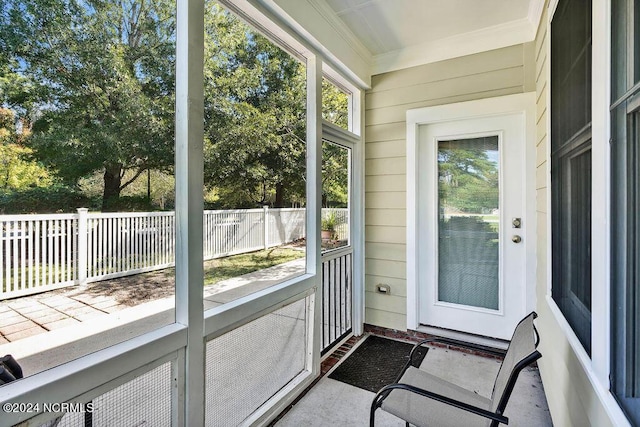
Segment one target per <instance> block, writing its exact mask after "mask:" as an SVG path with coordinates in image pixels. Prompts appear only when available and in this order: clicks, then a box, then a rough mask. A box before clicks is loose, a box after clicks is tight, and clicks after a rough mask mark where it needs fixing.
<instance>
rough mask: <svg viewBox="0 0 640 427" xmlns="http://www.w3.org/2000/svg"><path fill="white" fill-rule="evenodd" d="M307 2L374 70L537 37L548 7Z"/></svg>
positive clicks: (504, 0)
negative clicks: (367, 57)
mask: <svg viewBox="0 0 640 427" xmlns="http://www.w3.org/2000/svg"><path fill="white" fill-rule="evenodd" d="M308 1H310V2H311V3H315V7H316V8H317V9H318V8H319V9H323V10H324V12H325V13H324V15H325V17H327V18H329V19H331V20H332V21H333V22H334V27H338V26H339V27H342V28H341V30H342V31H341V32H343V33H344V34H343V37H344V36H346V37H345V38H347V39H350V40H351V42H352V43H356V44H359V45H360V46H359V48H360V49H366V51H368V53H369V54H370V55H371V57H373V64H372V74H379V73H383V72H386V71H391V70H396V69H401V68H406V67H410V66H415V65H421V64H424V63H429V62H434V61H438V60H442V59H447V58H451V57H455V56H461V55H469V54H473V53H477V52H481V51H485V50H492V49H497V48H500V47H505V46H509V45H513V44H517V43H524V42H528V41H532V40H533V39H534V37H535V33H536V30H537V27H538V23H539V20H540V16H541V13H542V7H543V5H544V0H482V1H478V0H447V1H443V0H393V1H390V0H308ZM327 15H329V16H327ZM331 15H332V16H331Z"/></svg>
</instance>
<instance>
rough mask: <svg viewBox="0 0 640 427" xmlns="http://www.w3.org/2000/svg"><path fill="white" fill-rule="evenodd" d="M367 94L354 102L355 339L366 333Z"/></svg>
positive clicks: (353, 321) (355, 96)
mask: <svg viewBox="0 0 640 427" xmlns="http://www.w3.org/2000/svg"><path fill="white" fill-rule="evenodd" d="M364 96H365V95H364V91H362V90H358V91H357V92H356V93H353V95H352V97H351V102H352V105H353V110H352V114H351V120H352V122H353V123H352V126H353V128H352V131H353V132H354V133H355V134H357V135H359V136H360V142H358V143H357V144H356V145H355V147H354V149H353V165H354V168H353V177H352V179H353V196H352V197H351V203H353V209H352V215H353V216H352V218H353V221H352V223H353V232H352V233H353V234H352V236H353V244H352V246H353V251H354V254H355V256H353V258H352V259H353V291H352V303H351V304H352V311H351V313H352V314H351V315H352V329H353V334H354V335H357V336H359V335H362V334H363V333H364V321H365V190H366V189H365V170H364V169H365V144H364V140H363V139H362V135H364V126H365V109H364V99H365V98H364Z"/></svg>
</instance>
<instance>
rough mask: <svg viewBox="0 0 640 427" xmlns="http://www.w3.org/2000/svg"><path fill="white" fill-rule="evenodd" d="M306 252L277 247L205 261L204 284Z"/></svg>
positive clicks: (261, 268)
mask: <svg viewBox="0 0 640 427" xmlns="http://www.w3.org/2000/svg"><path fill="white" fill-rule="evenodd" d="M304 254H305V253H304V251H299V250H295V249H289V248H282V247H276V248H271V249H266V250H263V251H257V252H251V253H248V254H240V255H233V256H230V257H225V258H218V259H214V260H211V261H207V262H205V263H204V284H205V286H208V285H213V284H215V283H218V282H220V281H222V280H226V279H231V278H233V277H238V276H242V275H243V274H248V273H253V272H254V271H258V270H263V269H265V268H269V267H272V266H274V265H278V264H283V263H285V262H289V261H293V260H296V259H298V258H302V257H304Z"/></svg>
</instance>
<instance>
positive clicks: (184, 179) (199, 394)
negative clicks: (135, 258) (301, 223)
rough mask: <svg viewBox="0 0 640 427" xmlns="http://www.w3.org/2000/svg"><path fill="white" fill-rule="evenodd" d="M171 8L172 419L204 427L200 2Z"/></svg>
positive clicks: (178, 3)
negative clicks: (181, 346)
mask: <svg viewBox="0 0 640 427" xmlns="http://www.w3.org/2000/svg"><path fill="white" fill-rule="evenodd" d="M176 4H177V38H176V147H175V148H176V248H175V250H176V322H177V323H181V324H183V325H185V326H188V336H187V347H186V351H185V354H184V371H183V372H184V376H183V377H182V378H178V387H177V390H178V393H176V396H174V399H177V408H178V411H177V412H178V415H177V420H174V421H175V422H176V423H177V425H187V426H203V425H204V402H205V385H204V384H205V382H204V377H205V362H204V338H203V331H204V310H203V302H202V298H203V296H202V285H203V281H204V273H203V264H202V260H203V249H202V241H203V225H202V222H203V221H202V213H203V210H204V200H203V199H204V198H203V192H202V191H203V190H202V189H203V182H204V177H203V139H204V125H203V123H204V115H203V110H204V78H203V62H204V0H184V1H179V2H177V3H176ZM179 360H180V359H179ZM178 372H180V370H178ZM183 387H184V388H183ZM181 390H184V396H182V394H181Z"/></svg>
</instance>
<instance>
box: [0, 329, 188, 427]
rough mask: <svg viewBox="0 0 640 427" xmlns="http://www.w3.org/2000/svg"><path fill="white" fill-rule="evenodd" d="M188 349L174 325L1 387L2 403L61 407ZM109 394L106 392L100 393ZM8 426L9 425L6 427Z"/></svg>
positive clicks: (15, 419) (7, 418) (17, 416)
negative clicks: (174, 353) (48, 404)
mask: <svg viewBox="0 0 640 427" xmlns="http://www.w3.org/2000/svg"><path fill="white" fill-rule="evenodd" d="M186 345H187V329H186V327H184V326H182V325H179V324H176V323H174V324H172V325H168V326H165V327H163V328H160V329H157V330H155V331H153V332H150V333H148V334H145V335H142V336H140V337H137V338H134V339H131V340H128V341H125V342H123V343H120V344H116V345H114V346H111V347H108V348H106V349H104V350H100V351H97V352H95V353H92V354H89V355H87V356H84V357H81V358H79V359H76V360H73V361H71V362H68V363H65V364H63V365H60V366H57V367H55V368H53V369H49V370H46V371H43V372H40V373H38V374H35V375H31V376H29V377H26V378H23V379H21V380H20V381H16V382H14V383H12V384H11V385H10V386H6V387H0V402H1V403H6V402H11V403H38V402H39V403H45V402H48V403H61V402H66V401H70V400H72V399H74V398H76V397H78V396H82V395H83V394H85V393H87V392H90V391H91V390H94V389H98V388H100V387H102V386H104V385H105V384H109V383H111V382H112V381H113V380H114V379H118V378H121V377H125V376H126V378H130V376H129V375H128V374H129V373H131V372H133V371H136V370H137V369H138V368H140V367H144V366H147V365H150V364H153V362H154V361H156V360H159V359H163V360H165V359H164V358H165V357H166V356H167V355H170V354H171V353H173V352H175V351H177V350H179V349H181V348H184V347H185V346H186ZM101 390H103V391H106V390H104V389H101ZM33 415H34V414H32V413H8V412H7V413H3V414H2V418H1V423H2V425H14V424H17V423H19V422H21V421H24V420H27V419H29V418H30V417H32V416H33ZM4 423H6V424H4Z"/></svg>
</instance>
